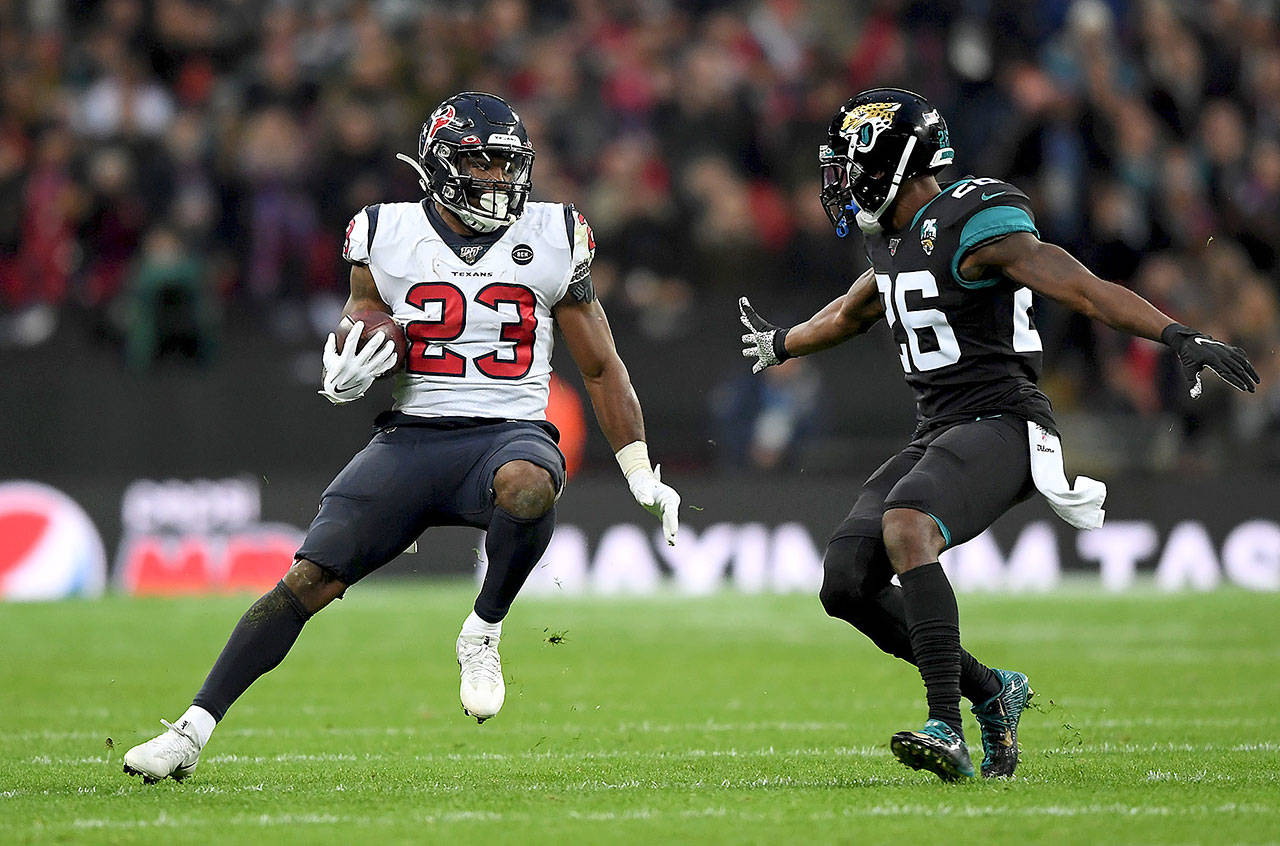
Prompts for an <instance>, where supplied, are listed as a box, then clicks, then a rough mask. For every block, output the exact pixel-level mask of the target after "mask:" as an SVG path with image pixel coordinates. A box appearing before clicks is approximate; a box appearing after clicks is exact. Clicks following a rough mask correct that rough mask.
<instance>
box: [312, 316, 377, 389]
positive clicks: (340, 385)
mask: <svg viewBox="0 0 1280 846" xmlns="http://www.w3.org/2000/svg"><path fill="white" fill-rule="evenodd" d="M363 331H364V321H362V320H357V321H356V323H355V325H353V326H352V327H351V331H350V332H348V333H347V337H346V339H345V340H344V341H343V342H342V350H341V351H339V350H338V338H337V336H336V335H335V334H334V333H332V332H330V333H329V339H328V340H327V341H325V345H324V378H323V380H322V381H321V385H320V390H319V391H318V393H319V394H320V396H322V397H324V398H325V399H327V400H328V401H329V402H331V403H333V404H334V405H342V404H343V403H347V402H351V401H352V400H358V399H360V397H362V396H364V392H365V391H367V390H369V386H370V385H372V384H373V380H374V379H377V378H378V377H379V376H381V375H382V374H383V373H386V372H387V371H388V370H390V369H391V368H392V366H394V365H395V362H396V345H395V344H394V343H392V341H391V339H390V338H388V337H386V336H385V335H379V336H378V337H377V338H371V339H370V340H369V342H368V343H366V344H365V345H364V347H363V348H358V347H359V344H360V333H361V332H363Z"/></svg>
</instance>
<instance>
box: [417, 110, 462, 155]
mask: <svg viewBox="0 0 1280 846" xmlns="http://www.w3.org/2000/svg"><path fill="white" fill-rule="evenodd" d="M456 115H457V112H456V111H454V108H453V106H442V107H441V108H439V109H437V110H436V113H435V114H433V115H432V116H431V117H430V119H429V120H428V122H427V126H426V127H425V131H424V132H423V134H422V152H424V153H425V152H426V150H427V147H429V146H430V145H431V142H432V141H434V140H435V137H436V133H437V132H439V131H440V130H442V129H444V128H445V127H446V126H448V125H449V124H451V123H453V119H454V117H455V116H456Z"/></svg>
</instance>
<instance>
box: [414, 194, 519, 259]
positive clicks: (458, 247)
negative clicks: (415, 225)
mask: <svg viewBox="0 0 1280 846" xmlns="http://www.w3.org/2000/svg"><path fill="white" fill-rule="evenodd" d="M422 211H423V212H424V213H425V214H426V216H427V220H428V221H430V223H431V228H432V229H434V230H435V231H436V234H437V235H439V236H440V240H441V241H444V242H445V243H446V244H448V245H449V249H451V250H453V251H454V253H456V254H457V256H458V258H460V259H462V260H463V261H464V262H466V263H467V264H475V263H476V262H478V261H480V259H482V258H483V257H484V254H485V253H487V252H489V248H490V247H492V246H493V245H494V244H496V243H498V241H500V240H501V239H502V236H503V235H506V234H507V230H508V229H510V228H511V227H510V226H504V227H502V228H501V229H495V230H494V231H492V232H478V233H476V234H475V235H459V234H458V233H457V232H454V231H453V230H452V229H450V228H449V224H447V223H445V222H444V218H443V217H441V216H440V212H439V210H438V209H436V204H435V203H434V202H432V201H431V198H430V197H427V198H426V199H424V200H423V201H422Z"/></svg>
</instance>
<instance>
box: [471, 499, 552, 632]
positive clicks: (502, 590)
mask: <svg viewBox="0 0 1280 846" xmlns="http://www.w3.org/2000/svg"><path fill="white" fill-rule="evenodd" d="M555 527H556V509H555V507H554V506H553V507H552V508H551V510H550V511H548V512H547V513H546V514H543V515H542V516H541V517H533V518H531V519H527V520H526V519H523V518H520V517H516V516H515V515H513V514H511V513H510V512H508V511H506V510H505V509H502V508H498V507H495V508H494V509H493V517H492V518H491V519H490V520H489V532H488V534H487V535H485V539H484V550H485V553H486V554H487V555H488V557H489V569H488V570H487V571H485V574H484V584H482V585H481V586H480V595H479V596H478V597H476V606H475V608H476V616H478V617H479V618H480V619H482V620H484V621H485V622H486V623H498V622H501V621H502V618H503V617H505V616H507V611H509V610H511V603H512V602H513V601H514V600H515V598H516V594H517V593H519V592H520V588H521V587H523V586H524V582H525V579H527V578H529V574H530V573H532V572H533V568H534V566H535V565H536V564H537V563H538V559H539V558H541V557H542V553H544V552H546V551H547V544H549V543H550V542H551V533H552V532H553V531H554V530H555Z"/></svg>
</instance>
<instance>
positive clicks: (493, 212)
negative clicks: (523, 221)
mask: <svg viewBox="0 0 1280 846" xmlns="http://www.w3.org/2000/svg"><path fill="white" fill-rule="evenodd" d="M512 141H513V142H515V141H516V139H514V138H513V139H512ZM425 155H430V156H435V157H436V159H437V161H438V162H439V164H440V165H441V167H442V168H443V171H444V172H443V174H442V177H441V178H440V179H439V180H437V181H436V182H437V184H433V185H431V186H430V191H431V196H432V199H434V200H436V201H437V202H439V203H440V205H442V206H444V207H445V208H447V209H449V211H451V212H453V213H454V214H456V215H457V216H458V218H459V219H460V220H461V221H462V222H463V223H464V224H466V225H467V227H468V228H469V229H473V230H475V231H476V232H493V231H494V230H496V229H500V228H502V227H503V226H510V225H511V224H512V223H515V222H516V220H518V219H519V217H520V215H521V214H523V213H524V204H525V202H526V201H527V200H528V199H529V191H530V188H531V187H532V174H533V151H532V150H530V149H527V148H524V147H522V146H519V145H518V142H516V143H514V144H511V145H507V144H501V143H499V144H495V143H493V138H492V137H490V140H489V143H487V144H479V143H477V144H469V145H466V146H465V147H455V146H454V145H452V144H449V143H447V142H444V141H434V142H432V144H431V149H429V150H427V151H426V152H425Z"/></svg>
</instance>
